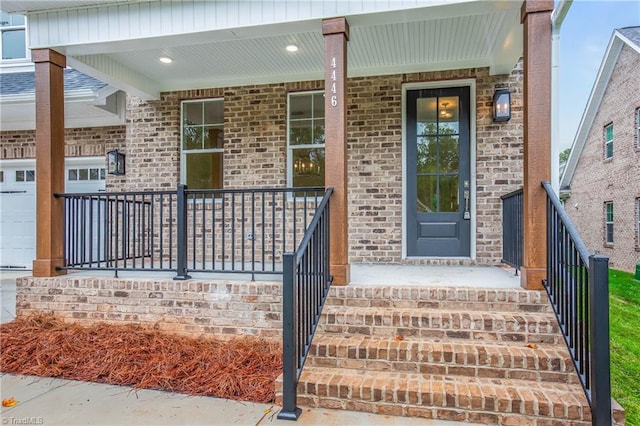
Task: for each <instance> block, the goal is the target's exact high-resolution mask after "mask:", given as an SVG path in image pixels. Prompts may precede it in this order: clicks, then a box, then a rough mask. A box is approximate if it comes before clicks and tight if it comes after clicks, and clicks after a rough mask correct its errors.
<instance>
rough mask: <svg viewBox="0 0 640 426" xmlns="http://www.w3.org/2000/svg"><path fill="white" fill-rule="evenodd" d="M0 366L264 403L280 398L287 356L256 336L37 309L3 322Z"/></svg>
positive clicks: (22, 371) (1, 368)
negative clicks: (77, 318)
mask: <svg viewBox="0 0 640 426" xmlns="http://www.w3.org/2000/svg"><path fill="white" fill-rule="evenodd" d="M0 371H2V372H4V373H17V374H28V375H35V376H41V377H57V378H63V379H71V380H83V381H89V382H98V383H108V384H114V385H126V386H132V387H134V388H142V389H158V390H165V391H173V392H179V393H185V394H189V395H206V396H215V397H219V398H226V399H235V400H238V401H253V402H263V403H266V402H272V401H274V399H275V385H274V383H275V379H276V377H277V376H278V375H279V374H280V372H281V371H282V354H281V349H280V346H279V345H277V344H275V343H271V342H267V341H263V340H259V339H255V338H241V339H240V338H236V339H233V340H230V341H223V340H213V339H205V338H202V339H195V338H190V337H183V336H176V335H171V334H167V333H163V332H161V331H158V330H153V329H149V328H143V327H141V326H138V325H112V324H105V323H96V324H94V325H91V326H81V325H79V324H74V323H67V322H64V321H62V320H61V319H59V318H56V317H54V316H51V315H35V316H30V317H27V318H17V319H15V320H14V321H12V322H10V323H7V324H2V325H0Z"/></svg>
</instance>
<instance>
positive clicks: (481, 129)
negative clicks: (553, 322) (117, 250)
mask: <svg viewBox="0 0 640 426" xmlns="http://www.w3.org/2000/svg"><path fill="white" fill-rule="evenodd" d="M457 79H475V81H476V106H477V111H476V123H475V124H476V158H477V161H476V164H475V168H476V177H477V184H476V190H477V197H476V200H475V203H476V208H477V217H476V221H477V231H476V237H477V262H473V261H469V260H443V261H436V260H415V259H413V260H409V261H408V260H404V261H403V259H402V201H403V199H402V167H403V164H402V85H403V84H404V83H418V82H432V81H441V80H457ZM505 86H506V87H509V88H510V89H511V92H512V103H513V118H512V120H511V121H510V122H508V123H501V124H494V123H493V122H492V118H491V105H492V96H493V92H494V88H495V87H505ZM322 87H323V81H311V82H299V83H283V84H271V85H255V86H242V87H232V88H213V89H198V90H188V91H180V92H170V93H163V94H162V97H161V99H160V100H158V101H142V100H140V99H138V98H133V97H129V98H128V100H127V118H126V123H127V124H126V126H123V127H106V128H96V129H69V130H67V133H66V140H67V147H66V154H67V155H68V156H78V155H104V153H105V152H106V151H108V150H110V149H113V148H118V149H120V151H121V152H123V153H125V154H126V170H127V172H126V175H124V176H113V175H108V176H107V181H106V185H107V190H109V191H124V190H127V191H143V190H167V189H174V188H175V187H176V185H177V184H178V183H179V181H180V102H181V101H182V100H192V99H206V98H223V99H224V125H225V127H224V135H225V136H224V140H225V152H224V182H225V187H226V188H247V187H269V186H275V187H283V186H285V185H286V182H287V181H286V176H287V174H286V159H287V155H286V129H287V93H289V92H297V91H309V90H319V89H322ZM348 96H349V99H348V105H347V108H348V111H347V120H348V150H349V157H348V170H349V182H350V183H349V185H350V188H351V191H350V201H349V214H350V242H349V243H350V254H349V255H350V260H351V262H356V263H401V262H406V263H423V264H424V263H436V264H437V263H441V264H468V263H480V264H495V263H498V262H499V261H500V258H501V251H502V242H501V235H502V224H501V203H500V195H503V194H506V193H508V192H510V191H512V190H514V189H516V188H518V187H520V186H521V184H522V65H521V63H519V64H518V65H517V66H516V68H515V69H514V71H513V72H512V74H511V75H508V76H489V70H488V68H479V69H465V70H452V71H443V72H430V73H413V74H401V75H391V76H377V77H363V78H352V79H349V82H348ZM33 138H34V133H33V132H3V133H2V158H25V157H27V158H30V157H33V156H34V155H35V150H34V142H33ZM125 140H126V143H125V142H124V141H125ZM472 167H473V166H472ZM472 201H473V200H472Z"/></svg>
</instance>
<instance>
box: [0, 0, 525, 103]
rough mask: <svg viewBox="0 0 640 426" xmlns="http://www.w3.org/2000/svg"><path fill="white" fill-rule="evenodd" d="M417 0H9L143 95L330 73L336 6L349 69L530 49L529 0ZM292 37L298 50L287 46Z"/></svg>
mask: <svg viewBox="0 0 640 426" xmlns="http://www.w3.org/2000/svg"><path fill="white" fill-rule="evenodd" d="M381 4H382V5H381ZM412 4H415V6H412V7H406V6H402V5H401V2H335V1H323V0H301V1H299V2H275V3H270V4H269V7H267V6H266V5H263V4H262V2H212V1H211V2H207V1H195V2H194V1H185V2H164V1H146V2H138V1H132V2H110V3H107V2H98V1H7V0H3V5H2V7H3V9H5V10H8V11H26V12H27V14H28V19H29V42H30V46H31V48H52V49H55V50H57V51H59V52H61V53H63V54H65V55H66V56H67V61H68V63H69V65H70V66H73V67H74V68H76V69H78V70H79V71H82V72H84V73H86V74H88V75H90V76H92V77H95V78H97V79H99V80H102V81H104V82H105V83H107V84H109V85H111V86H114V87H117V88H118V89H120V90H124V91H126V92H128V93H130V94H132V95H135V96H139V97H141V98H143V99H157V98H159V96H160V93H161V92H166V91H175V90H186V89H198V88H208V87H228V86H237V85H248V84H262V83H278V82H289V81H304V80H315V79H322V78H324V74H323V66H324V64H323V60H324V59H323V58H324V40H323V36H322V19H324V18H329V17H335V16H345V17H346V18H347V21H348V22H349V25H350V40H349V45H348V75H349V76H350V77H358V76H369V75H383V74H396V73H407V72H421V71H422V72H424V71H435V70H450V69H461V68H476V67H488V68H489V69H490V73H491V74H506V73H509V72H511V70H512V69H513V67H514V65H515V64H516V63H517V61H518V59H519V58H520V56H521V55H522V26H521V23H520V6H521V3H520V2H516V1H510V0H497V1H484V0H449V1H443V0H417V1H416V2H415V3H412ZM288 44H295V45H297V46H298V48H299V50H298V51H297V52H295V53H293V54H291V53H289V52H287V51H286V50H285V47H286V46H287V45H288ZM161 56H167V57H170V58H172V59H173V63H171V64H162V63H160V62H159V57H161Z"/></svg>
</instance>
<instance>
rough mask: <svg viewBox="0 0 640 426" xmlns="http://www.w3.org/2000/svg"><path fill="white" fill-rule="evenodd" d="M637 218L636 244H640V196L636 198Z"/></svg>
mask: <svg viewBox="0 0 640 426" xmlns="http://www.w3.org/2000/svg"><path fill="white" fill-rule="evenodd" d="M636 219H637V220H636V222H637V225H638V227H637V228H636V231H637V232H636V244H637V245H638V246H640V198H636Z"/></svg>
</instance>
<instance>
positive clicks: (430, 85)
mask: <svg viewBox="0 0 640 426" xmlns="http://www.w3.org/2000/svg"><path fill="white" fill-rule="evenodd" d="M443 87H469V98H470V102H471V105H470V108H469V109H470V111H469V121H470V123H469V135H470V141H469V144H470V146H469V154H470V159H469V162H470V164H469V166H470V173H471V200H470V201H469V202H470V204H471V209H470V211H471V230H470V232H471V236H470V237H471V238H470V243H471V247H470V249H471V255H470V256H469V257H458V258H456V257H453V258H452V257H447V258H446V259H463V260H467V259H471V260H475V259H476V229H477V222H476V217H477V211H476V80H475V79H474V78H467V79H461V80H443V81H433V82H420V83H405V84H403V85H402V259H440V258H438V257H415V256H411V257H408V256H407V205H406V202H405V200H406V198H407V140H406V137H407V132H406V131H405V130H406V126H407V111H406V109H407V105H406V101H407V91H408V90H419V89H439V88H443Z"/></svg>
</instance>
